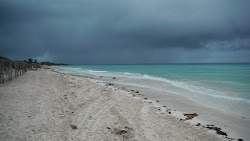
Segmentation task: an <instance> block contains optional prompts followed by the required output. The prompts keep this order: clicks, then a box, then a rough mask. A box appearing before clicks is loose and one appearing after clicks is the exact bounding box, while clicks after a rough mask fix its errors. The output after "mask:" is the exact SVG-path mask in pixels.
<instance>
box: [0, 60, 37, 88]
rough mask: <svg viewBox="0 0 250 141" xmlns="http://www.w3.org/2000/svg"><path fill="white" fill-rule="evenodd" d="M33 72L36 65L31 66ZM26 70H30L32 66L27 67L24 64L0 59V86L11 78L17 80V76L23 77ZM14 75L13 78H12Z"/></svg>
mask: <svg viewBox="0 0 250 141" xmlns="http://www.w3.org/2000/svg"><path fill="white" fill-rule="evenodd" d="M33 65H34V66H35V67H34V70H37V67H38V66H37V65H38V64H33ZM26 67H28V69H31V68H32V64H30V65H27V64H26V63H24V62H18V61H11V60H6V59H0V84H2V83H4V81H5V80H9V81H11V80H12V79H13V77H15V78H17V77H18V76H19V75H23V74H24V73H25V72H26ZM13 75H14V76H13Z"/></svg>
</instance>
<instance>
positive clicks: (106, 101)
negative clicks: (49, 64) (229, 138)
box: [0, 70, 225, 141]
mask: <svg viewBox="0 0 250 141" xmlns="http://www.w3.org/2000/svg"><path fill="white" fill-rule="evenodd" d="M0 109H1V110H0V140H5V141H8V140H11V141H12V140H30V141H34V140H46V141H49V140H60V141H61V140H76V141H78V140H79V141H80V140H81V141H91V140H92V141H98V140H100V141H114V140H130V141H136V140H140V141H166V140H174V141H183V140H192V141H193V140H197V141H202V140H205V141H213V140H225V138H221V136H218V135H216V134H215V133H214V132H210V131H209V130H208V129H204V128H202V127H196V126H193V125H191V124H188V123H185V122H182V121H180V120H179V119H178V118H175V117H173V116H171V115H168V114H167V112H163V111H166V109H164V107H162V108H161V109H160V110H159V109H158V108H156V107H155V106H153V105H152V104H149V103H148V102H144V101H143V100H142V99H141V98H138V97H133V96H132V95H131V93H129V92H126V91H124V90H118V89H116V88H113V87H110V86H106V85H105V84H104V83H101V82H99V81H95V80H90V79H87V78H83V77H77V76H70V75H65V74H60V73H56V72H52V71H51V70H39V71H29V72H27V73H25V74H24V75H23V76H20V77H18V78H17V79H14V80H13V81H10V82H7V83H4V84H2V85H0Z"/></svg>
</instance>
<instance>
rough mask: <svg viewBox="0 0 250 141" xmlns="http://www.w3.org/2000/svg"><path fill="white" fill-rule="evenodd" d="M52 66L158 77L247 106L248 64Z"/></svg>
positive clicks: (248, 93) (65, 70) (182, 86)
mask: <svg viewBox="0 0 250 141" xmlns="http://www.w3.org/2000/svg"><path fill="white" fill-rule="evenodd" d="M56 69H58V70H59V71H64V72H68V73H70V72H74V73H77V74H81V72H84V73H90V74H94V75H107V76H117V77H130V78H131V77H135V78H143V79H145V78H146V79H154V80H159V81H163V82H166V83H171V84H172V85H174V86H176V87H181V88H184V89H187V90H189V91H192V92H194V93H198V94H200V96H203V95H206V96H211V97H213V98H216V99H218V100H220V99H221V100H227V101H232V102H234V101H235V102H238V103H239V102H242V103H245V105H244V106H247V107H241V108H245V109H249V108H250V107H249V104H250V64H169V65H69V66H58V67H56ZM238 103H237V104H238ZM215 107H216V106H215ZM245 112H249V110H245ZM248 114H250V113H247V115H248ZM243 115H244V114H243Z"/></svg>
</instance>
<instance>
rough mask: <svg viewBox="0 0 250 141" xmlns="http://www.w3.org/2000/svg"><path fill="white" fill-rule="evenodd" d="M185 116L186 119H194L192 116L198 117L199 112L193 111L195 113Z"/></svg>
mask: <svg viewBox="0 0 250 141" xmlns="http://www.w3.org/2000/svg"><path fill="white" fill-rule="evenodd" d="M184 116H186V117H187V118H186V120H190V119H192V118H194V117H197V116H198V114H197V113H193V114H184Z"/></svg>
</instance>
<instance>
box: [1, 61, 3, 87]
mask: <svg viewBox="0 0 250 141" xmlns="http://www.w3.org/2000/svg"><path fill="white" fill-rule="evenodd" d="M1 65H2V70H1V71H2V72H1V74H2V83H4V62H3V61H2V62H1Z"/></svg>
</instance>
